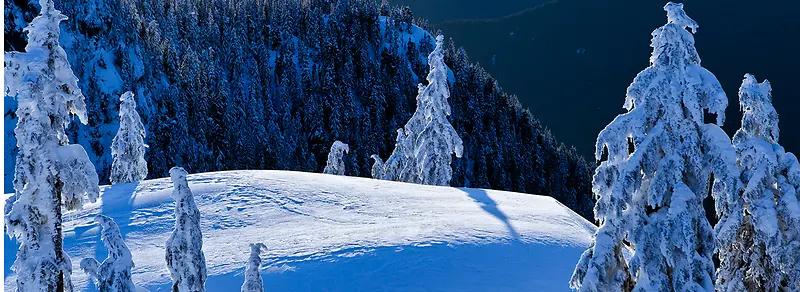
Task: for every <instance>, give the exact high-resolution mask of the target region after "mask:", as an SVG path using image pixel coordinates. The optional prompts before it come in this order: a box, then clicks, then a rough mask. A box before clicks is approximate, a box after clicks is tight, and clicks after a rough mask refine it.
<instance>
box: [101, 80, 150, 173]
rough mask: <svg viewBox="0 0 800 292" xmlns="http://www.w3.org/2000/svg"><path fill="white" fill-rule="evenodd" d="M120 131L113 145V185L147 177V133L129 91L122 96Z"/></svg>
mask: <svg viewBox="0 0 800 292" xmlns="http://www.w3.org/2000/svg"><path fill="white" fill-rule="evenodd" d="M119 100H120V101H121V103H120V106H119V130H118V131H117V135H116V136H114V141H113V142H112V143H111V156H112V157H113V158H114V162H113V163H112V164H111V177H110V180H111V183H112V184H115V183H131V182H136V181H141V180H143V179H144V178H145V177H147V161H145V160H144V151H145V149H146V148H147V145H145V144H144V138H145V132H144V125H143V124H142V119H141V118H140V117H139V113H138V112H137V111H136V100H135V99H134V95H133V93H132V92H130V91H128V92H125V93H124V94H122V96H120V98H119Z"/></svg>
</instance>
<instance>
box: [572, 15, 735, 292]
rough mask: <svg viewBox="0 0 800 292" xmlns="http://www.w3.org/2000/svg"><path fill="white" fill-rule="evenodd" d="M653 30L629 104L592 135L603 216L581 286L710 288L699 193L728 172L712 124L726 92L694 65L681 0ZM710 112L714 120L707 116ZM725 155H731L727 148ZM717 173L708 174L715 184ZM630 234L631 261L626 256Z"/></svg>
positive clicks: (575, 279) (722, 141) (581, 271)
mask: <svg viewBox="0 0 800 292" xmlns="http://www.w3.org/2000/svg"><path fill="white" fill-rule="evenodd" d="M664 10H665V11H667V19H668V20H667V24H666V25H664V26H662V27H660V28H658V29H656V30H655V31H653V33H652V40H651V41H652V43H651V47H653V53H652V55H651V57H650V66H649V67H647V68H646V69H645V70H643V71H642V72H640V73H639V74H638V75H637V76H636V78H635V79H634V80H633V83H631V85H630V86H629V87H628V90H627V96H626V100H625V105H624V107H625V109H626V110H627V112H626V113H624V114H621V115H619V116H617V117H616V118H615V119H614V120H613V121H612V122H611V123H610V124H609V125H608V126H606V128H605V129H603V130H602V131H601V132H600V134H599V135H598V138H597V146H596V152H595V157H596V158H597V159H598V160H602V159H604V156H605V155H604V154H606V155H607V159H605V160H604V161H603V162H602V163H601V164H600V166H598V168H597V170H596V172H595V175H594V180H593V188H592V189H593V191H594V193H595V195H596V196H597V198H598V200H597V204H596V206H595V209H594V210H595V215H596V218H597V220H599V221H600V222H601V225H600V227H599V229H598V230H597V233H596V234H595V240H594V242H593V243H592V245H591V247H590V248H589V249H588V250H587V251H586V252H584V254H583V255H582V256H581V259H580V261H579V262H578V265H577V266H576V268H575V272H574V274H573V276H572V280H571V281H570V285H571V287H573V288H574V289H578V290H580V291H631V290H633V291H713V290H714V287H713V274H714V264H713V262H712V252H713V249H714V242H713V234H712V229H711V225H710V224H709V223H708V220H707V219H706V216H705V212H704V210H703V205H702V201H703V199H704V198H706V197H707V196H708V193H709V192H708V189H709V178H710V175H711V174H712V173H713V174H714V176H715V178H716V177H717V176H719V177H721V178H725V177H728V176H730V174H731V172H733V170H731V167H730V163H727V164H726V163H725V159H724V157H726V154H729V153H730V151H731V149H732V147H731V145H730V139H729V138H728V137H727V136H726V135H725V134H724V132H722V130H721V129H720V128H719V126H718V125H721V124H722V122H723V120H724V113H725V108H726V107H727V98H726V96H725V93H724V92H723V91H722V87H721V86H720V84H719V82H718V81H717V79H716V77H714V75H713V74H711V72H709V71H708V70H706V69H704V68H703V67H701V66H700V58H699V56H698V54H697V51H696V49H695V47H694V38H693V36H692V34H691V33H689V32H688V31H687V30H686V28H691V29H692V32H694V31H695V30H696V29H697V23H696V22H695V21H694V20H692V19H691V18H689V17H688V16H687V15H686V13H685V12H684V11H683V4H676V3H668V4H667V5H666V6H664ZM704 112H708V113H709V114H716V115H717V120H716V123H717V125H714V124H706V123H705V122H704ZM728 157H729V156H728ZM723 183H724V179H715V186H714V187H715V188H717V187H719V186H718V185H720V186H721V185H723ZM625 241H627V242H629V243H630V247H631V249H632V251H633V254H632V256H631V257H630V260H629V261H626V259H625V258H626V257H625V256H624V252H625V249H626V248H627V247H626V245H625V244H624V242H625Z"/></svg>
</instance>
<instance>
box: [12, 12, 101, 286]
mask: <svg viewBox="0 0 800 292" xmlns="http://www.w3.org/2000/svg"><path fill="white" fill-rule="evenodd" d="M39 5H40V6H41V11H40V13H39V15H38V16H37V17H36V18H35V19H33V21H31V23H30V24H29V25H28V26H27V27H26V29H25V30H26V31H27V33H28V45H27V47H26V48H25V50H26V52H25V53H19V52H11V53H6V54H5V84H6V90H5V92H6V94H7V95H9V96H14V97H16V99H17V101H18V108H17V111H16V114H17V116H18V118H19V121H18V123H17V127H16V129H15V130H14V133H15V136H16V138H17V147H18V148H19V152H18V153H17V158H16V165H15V179H14V191H15V192H14V195H13V196H12V197H11V198H9V199H8V201H7V202H6V209H5V222H6V230H7V232H8V235H9V236H10V237H11V238H12V239H17V241H19V243H20V247H19V249H18V251H17V257H16V260H15V262H14V264H13V265H12V266H11V270H12V271H14V273H15V274H16V276H17V279H16V283H17V291H58V292H61V291H72V281H71V279H70V275H71V273H72V264H71V261H70V259H69V256H68V255H67V253H66V252H65V251H64V250H63V234H62V218H61V215H62V208H65V209H67V210H75V209H80V208H81V206H82V205H83V203H84V202H85V201H87V200H88V201H90V202H94V201H95V200H96V199H97V196H98V193H99V188H98V185H97V184H98V180H97V173H96V172H95V168H94V166H93V165H92V163H91V162H90V160H89V158H88V155H87V154H86V151H85V150H84V149H83V147H81V146H80V145H70V144H69V139H68V138H67V135H66V133H65V128H66V127H67V125H68V124H69V122H70V120H71V118H72V115H77V116H78V117H79V118H80V121H81V123H83V124H86V122H87V120H88V117H87V115H86V106H85V104H84V96H83V94H82V93H81V90H80V88H78V84H77V82H78V80H77V78H76V77H75V75H74V74H73V72H72V69H71V68H70V65H69V62H68V60H67V55H66V53H65V52H64V49H63V48H62V47H61V45H60V44H59V35H60V29H59V23H60V22H61V21H63V20H65V19H67V17H66V16H64V15H63V14H61V12H60V11H58V10H56V9H55V8H54V6H53V1H52V0H40V1H39Z"/></svg>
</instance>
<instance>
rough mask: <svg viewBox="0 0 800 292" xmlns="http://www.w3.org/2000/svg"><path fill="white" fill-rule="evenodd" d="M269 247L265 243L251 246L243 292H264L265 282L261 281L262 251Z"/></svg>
mask: <svg viewBox="0 0 800 292" xmlns="http://www.w3.org/2000/svg"><path fill="white" fill-rule="evenodd" d="M266 249H267V247H266V246H265V245H264V244H263V243H251V244H250V258H249V259H248V260H247V268H246V269H245V271H244V284H242V292H263V291H264V282H263V280H261V255H260V254H261V251H262V250H266Z"/></svg>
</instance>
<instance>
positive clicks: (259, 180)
mask: <svg viewBox="0 0 800 292" xmlns="http://www.w3.org/2000/svg"><path fill="white" fill-rule="evenodd" d="M189 186H190V187H191V189H192V191H193V192H194V195H195V200H196V201H197V204H198V207H199V209H200V212H201V214H202V222H201V224H202V228H203V233H204V234H203V244H204V246H203V250H204V252H205V255H206V259H207V265H208V273H209V279H208V282H207V285H206V287H207V290H208V291H238V289H239V287H240V286H241V284H242V281H243V280H244V276H243V272H244V267H245V263H246V261H247V259H248V254H249V251H250V248H249V246H248V245H249V244H250V243H253V242H263V243H264V244H265V245H266V246H267V247H268V249H269V250H268V252H267V253H266V254H264V255H263V257H265V265H264V266H263V268H262V274H263V277H264V283H265V289H266V290H267V291H568V290H569V288H568V283H567V281H568V280H569V277H570V276H571V274H572V270H573V268H574V266H575V263H576V262H577V260H578V257H579V256H580V254H581V252H583V250H584V249H586V247H587V246H588V245H589V243H590V241H591V236H592V233H593V232H594V226H593V225H591V224H590V223H589V222H587V221H586V220H584V219H583V218H581V217H580V216H578V215H577V214H575V213H574V212H572V211H570V210H569V209H567V208H566V207H564V206H563V205H561V204H560V203H558V202H556V201H555V200H554V199H552V198H549V197H543V196H536V195H529V194H520V193H513V192H503V191H493V190H482V189H467V188H450V187H436V186H423V185H414V184H406V183H398V182H391V181H380V180H373V179H366V178H355V177H344V176H333V175H325V174H314V173H301V172H288V171H230V172H215V173H203V174H196V175H190V176H189ZM101 191H102V195H101V200H100V201H98V202H97V203H95V204H89V205H87V206H85V207H84V209H83V210H81V211H77V212H70V213H67V214H66V215H65V221H66V222H65V228H64V230H65V237H66V238H65V247H66V249H67V252H68V253H69V254H70V256H71V258H72V263H73V265H74V268H73V278H72V279H73V281H74V283H75V284H76V288H79V290H81V291H84V290H90V291H92V290H95V289H94V287H92V284H89V283H88V282H87V278H86V275H85V274H84V273H83V272H81V271H80V269H78V266H77V265H78V263H79V262H80V260H81V259H82V258H84V257H95V258H97V259H98V260H100V261H102V260H103V259H104V258H105V253H106V251H105V247H104V246H103V244H102V242H101V241H100V235H99V227H98V226H97V225H96V224H95V223H94V222H93V221H92V218H93V217H94V214H98V213H102V214H105V215H108V216H110V217H112V218H114V220H115V221H116V222H117V223H118V224H119V226H120V229H121V231H122V233H123V236H124V237H125V240H126V242H127V244H128V247H129V248H130V249H131V251H132V253H133V260H134V263H135V265H136V266H135V268H134V270H133V273H134V275H133V280H134V282H135V283H136V284H137V285H139V286H142V287H144V288H146V289H148V290H150V291H168V289H169V286H170V279H169V272H168V271H167V268H166V264H165V262H164V245H165V242H166V241H167V238H168V236H169V234H170V232H171V231H172V227H173V224H174V220H173V208H174V203H173V201H172V199H171V198H170V193H171V192H172V183H171V182H170V180H169V179H168V178H167V179H156V180H148V181H144V182H142V183H134V184H121V185H114V186H109V187H102V188H101ZM5 244H6V245H5V250H4V253H5V256H6V257H5V271H6V278H5V284H6V291H11V289H12V288H13V283H14V281H13V275H12V276H9V272H10V265H11V263H12V262H13V261H14V254H15V253H16V245H15V243H14V242H13V241H11V240H9V239H8V237H7V236H6V238H5Z"/></svg>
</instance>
